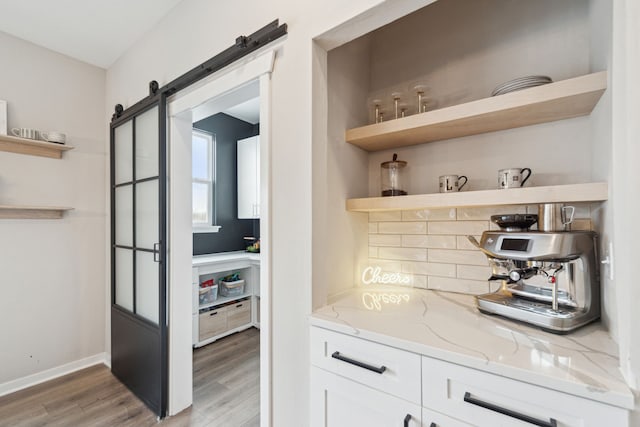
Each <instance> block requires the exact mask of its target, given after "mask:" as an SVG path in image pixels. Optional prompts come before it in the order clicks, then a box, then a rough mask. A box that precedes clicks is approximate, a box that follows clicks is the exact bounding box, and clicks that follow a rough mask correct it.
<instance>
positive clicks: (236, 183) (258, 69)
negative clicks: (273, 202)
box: [168, 50, 275, 425]
mask: <svg viewBox="0 0 640 427" xmlns="http://www.w3.org/2000/svg"><path fill="white" fill-rule="evenodd" d="M274 60H275V51H274V50H271V51H269V52H265V53H262V54H261V55H260V54H257V55H256V56H254V57H248V58H246V59H244V60H242V61H241V62H240V63H238V64H234V66H233V67H231V69H230V70H222V71H221V72H220V73H216V74H214V75H212V76H210V77H209V78H207V79H205V80H203V81H202V82H201V83H199V84H198V85H197V87H193V88H191V87H190V88H187V89H185V90H184V91H181V92H179V93H177V94H176V95H174V96H173V97H172V98H171V99H169V104H168V117H169V158H170V159H171V161H170V165H169V177H170V179H169V199H170V200H169V214H168V216H169V240H170V241H171V242H172V245H171V248H170V252H171V257H170V265H169V275H170V280H169V282H170V287H169V318H170V321H169V325H170V330H169V336H170V339H169V364H170V367H169V415H175V414H177V413H179V412H180V411H182V410H183V409H185V408H187V407H188V406H190V405H191V404H192V403H193V409H192V416H195V417H207V419H208V420H209V421H208V422H213V423H214V424H215V421H216V420H220V419H222V418H220V417H222V416H224V419H225V422H227V421H228V420H229V419H234V420H236V421H237V423H236V424H237V425H260V423H262V424H263V425H268V424H269V422H270V417H271V413H270V406H271V405H270V400H271V396H270V375H271V372H270V366H271V360H270V354H271V352H270V342H271V339H270V326H271V325H270V310H269V308H270V303H269V301H270V298H269V296H270V252H269V243H270V236H269V231H270V227H269V224H270V221H269V179H270V178H269V177H270V163H269V156H268V153H269V151H270V146H269V96H270V90H269V89H270V73H271V70H272V67H273V62H274ZM194 86H196V85H194ZM247 194H249V195H247ZM248 248H249V249H251V250H252V251H251V252H249V251H247V249H248ZM189 278H191V286H185V284H186V281H187V280H189ZM216 417H218V418H216ZM229 417H232V418H229Z"/></svg>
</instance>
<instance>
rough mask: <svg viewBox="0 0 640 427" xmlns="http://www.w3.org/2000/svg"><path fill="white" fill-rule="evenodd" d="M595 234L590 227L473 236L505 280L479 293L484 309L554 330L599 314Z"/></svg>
mask: <svg viewBox="0 0 640 427" xmlns="http://www.w3.org/2000/svg"><path fill="white" fill-rule="evenodd" d="M596 236H597V235H596V233H594V232H591V231H551V232H541V231H526V230H525V231H485V232H484V233H483V234H482V238H481V241H480V242H479V243H478V242H477V240H476V239H475V238H473V237H471V236H469V240H470V241H471V242H472V243H474V244H475V245H476V246H477V247H478V248H479V249H480V250H481V251H482V252H483V253H484V254H485V255H486V256H487V257H488V259H489V264H490V265H491V268H492V273H493V275H492V276H491V278H489V280H499V281H501V282H502V286H501V288H500V289H499V290H498V291H497V292H494V293H489V294H484V295H479V296H477V297H476V299H477V304H478V309H479V310H480V311H481V312H483V313H490V314H498V315H501V316H504V317H509V318H512V319H516V320H520V321H523V322H527V323H531V324H533V325H536V326H539V327H541V328H543V329H545V330H548V331H551V332H555V333H566V332H570V331H572V330H574V329H576V328H579V327H580V326H582V325H585V324H587V323H589V322H591V321H593V320H596V319H598V318H599V317H600V285H599V283H600V282H599V277H598V263H597V261H596Z"/></svg>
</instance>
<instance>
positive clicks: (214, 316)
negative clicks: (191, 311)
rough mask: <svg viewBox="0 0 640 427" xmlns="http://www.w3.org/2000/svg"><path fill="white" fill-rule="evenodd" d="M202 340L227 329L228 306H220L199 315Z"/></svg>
mask: <svg viewBox="0 0 640 427" xmlns="http://www.w3.org/2000/svg"><path fill="white" fill-rule="evenodd" d="M199 323H200V328H199V329H200V334H199V339H200V341H202V340H206V339H207V338H211V337H214V336H216V335H219V334H221V333H223V332H226V331H227V307H220V308H217V309H215V310H211V311H207V312H204V313H201V314H200V315H199Z"/></svg>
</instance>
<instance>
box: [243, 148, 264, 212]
mask: <svg viewBox="0 0 640 427" xmlns="http://www.w3.org/2000/svg"><path fill="white" fill-rule="evenodd" d="M259 153H260V137H259V136H252V137H251V138H246V139H241V140H239V141H238V218H239V219H255V218H259V217H260V155H259Z"/></svg>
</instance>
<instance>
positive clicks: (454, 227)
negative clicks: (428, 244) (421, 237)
mask: <svg viewBox="0 0 640 427" xmlns="http://www.w3.org/2000/svg"><path fill="white" fill-rule="evenodd" d="M427 224H428V227H427V230H428V233H427V234H454V235H460V236H466V235H468V234H471V235H474V236H475V235H478V234H482V232H483V231H486V230H487V228H488V227H489V222H488V221H441V222H428V223H427Z"/></svg>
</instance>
